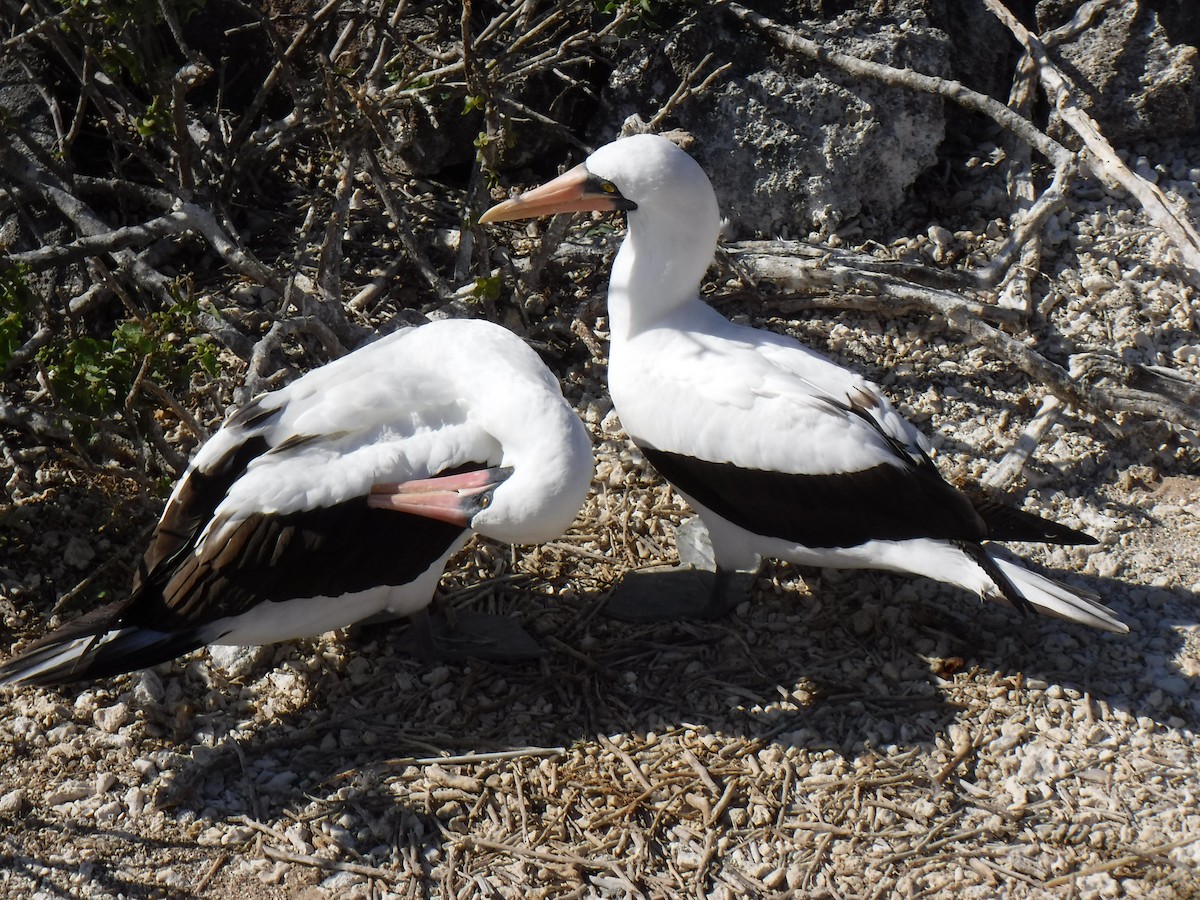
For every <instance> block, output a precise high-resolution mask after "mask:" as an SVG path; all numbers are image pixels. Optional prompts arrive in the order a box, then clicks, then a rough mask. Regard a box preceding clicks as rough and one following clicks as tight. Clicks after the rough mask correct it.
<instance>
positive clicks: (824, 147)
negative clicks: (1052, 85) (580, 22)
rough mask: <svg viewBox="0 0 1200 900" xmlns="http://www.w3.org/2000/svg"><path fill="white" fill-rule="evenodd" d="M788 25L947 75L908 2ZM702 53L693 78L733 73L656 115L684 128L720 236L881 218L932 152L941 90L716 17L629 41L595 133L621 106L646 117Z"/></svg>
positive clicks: (603, 134)
mask: <svg viewBox="0 0 1200 900" xmlns="http://www.w3.org/2000/svg"><path fill="white" fill-rule="evenodd" d="M908 6H909V7H912V8H913V9H914V10H915V9H917V8H918V7H919V4H909V5H908ZM780 21H784V22H786V21H787V20H786V19H784V18H782V14H781V19H780ZM791 24H793V26H794V27H796V28H797V29H798V30H799V31H800V32H801V33H802V34H804V35H805V36H806V37H809V38H811V39H813V40H816V41H817V42H819V43H820V44H822V45H823V46H825V47H828V48H830V49H836V50H840V51H844V52H846V53H850V54H853V55H855V56H858V57H862V58H866V59H871V60H874V61H876V62H882V63H886V64H889V65H892V66H897V67H909V68H912V69H915V70H917V71H920V72H925V73H928V74H933V75H948V74H949V59H950V44H949V40H948V39H947V37H946V36H945V35H944V34H943V33H942V32H940V31H938V30H937V29H935V28H933V27H932V26H931V25H930V24H929V23H928V20H927V19H926V18H925V17H923V16H921V15H919V14H918V13H917V12H911V13H908V14H905V15H901V14H899V13H895V12H893V13H892V14H890V15H887V16H869V15H866V14H864V13H861V12H853V11H852V12H849V13H845V14H843V15H841V16H838V17H837V18H836V19H833V20H831V21H828V22H819V21H800V22H792V23H791ZM706 54H712V60H711V62H709V63H708V65H707V66H706V68H705V69H704V70H702V71H701V72H700V76H699V77H701V78H702V77H704V75H706V74H707V73H708V72H711V71H712V70H714V69H716V68H717V67H718V66H720V65H723V64H725V63H730V64H731V68H730V70H729V71H728V72H727V73H726V74H725V75H723V76H722V77H720V78H719V79H718V80H717V81H716V82H714V83H713V84H712V85H711V86H710V87H709V88H708V89H707V90H706V91H704V92H703V94H702V95H701V96H699V97H693V98H691V99H688V100H686V101H684V102H682V103H680V104H679V105H678V106H677V107H676V110H675V114H674V115H673V116H670V117H669V118H668V119H667V120H666V121H665V122H663V123H662V125H663V127H677V128H680V129H682V130H683V131H686V132H688V133H690V134H691V135H692V136H694V137H695V143H694V144H693V145H691V146H689V147H688V151H689V152H690V153H691V154H692V155H693V156H694V157H696V159H697V161H699V163H700V164H701V165H702V166H703V167H704V169H705V170H706V171H707V172H708V173H709V174H710V176H712V179H713V183H714V186H715V187H716V190H717V196H718V199H719V200H720V203H721V208H722V210H723V212H724V214H725V215H726V216H727V217H728V218H729V219H730V229H729V231H730V232H731V233H732V234H731V236H734V237H750V236H752V235H757V236H763V237H775V236H781V235H782V236H791V237H796V236H802V235H805V234H807V233H808V232H809V231H810V230H812V229H814V228H815V229H818V230H821V231H825V232H830V231H834V230H836V229H837V228H838V227H839V226H840V225H842V224H843V223H844V222H846V221H847V220H848V219H851V218H853V217H855V216H862V217H863V218H864V219H865V220H866V221H867V223H868V224H872V223H874V222H882V221H886V220H888V219H889V218H890V217H891V216H892V214H893V213H895V212H896V210H897V209H898V208H899V206H900V204H901V203H902V202H903V200H904V197H905V192H906V190H907V188H908V187H909V186H910V185H911V184H912V183H913V181H914V180H915V179H916V178H917V176H918V175H919V174H920V173H921V172H922V171H923V170H924V169H925V168H927V167H928V166H930V165H932V164H933V162H934V161H935V159H936V154H937V148H938V145H939V144H940V143H941V141H942V137H943V134H944V118H943V104H942V101H941V100H940V99H938V98H935V97H931V96H928V95H924V94H918V93H914V92H912V91H908V90H904V89H900V88H893V87H888V86H885V85H882V84H879V83H878V82H874V81H869V80H860V79H854V78H851V77H849V76H846V75H844V74H842V73H841V72H839V71H837V70H835V69H833V68H832V67H829V66H814V65H812V64H810V63H809V62H808V61H807V60H804V59H801V58H799V57H797V56H795V55H794V54H793V55H789V54H787V53H785V52H783V51H781V50H780V49H779V48H778V47H776V46H775V45H774V44H773V43H771V42H769V41H766V40H764V39H763V38H762V37H761V36H759V35H758V34H756V33H754V32H753V31H751V30H750V29H749V28H748V26H743V25H741V24H739V23H737V22H736V21H734V20H732V18H731V17H728V16H722V15H717V14H713V15H708V16H704V17H702V18H698V19H697V20H695V21H693V22H691V23H689V24H685V25H684V26H683V27H681V28H679V29H678V30H676V31H672V32H669V33H668V36H667V39H666V40H665V41H663V40H662V36H661V35H659V34H654V35H652V36H650V37H649V38H647V39H645V40H643V42H642V43H641V44H640V45H639V46H636V47H633V48H631V50H630V52H629V54H628V56H627V58H626V59H625V60H624V61H622V62H619V63H618V64H617V67H616V69H615V70H614V72H613V75H612V78H611V80H610V83H609V88H608V93H607V97H606V99H607V104H606V107H607V113H606V117H605V118H604V119H603V120H602V121H601V122H600V123H599V128H598V130H597V133H596V135H595V137H596V140H597V142H598V143H603V142H604V141H606V140H608V139H610V138H611V137H612V136H613V135H615V134H616V133H617V132H618V131H619V129H620V127H621V124H622V123H623V122H624V121H625V120H626V119H627V118H628V117H629V116H631V115H639V116H641V117H642V118H643V119H648V118H649V117H650V116H651V115H653V113H654V112H655V111H656V110H657V109H658V108H659V107H661V105H662V104H663V103H665V102H666V100H667V98H668V97H670V96H671V94H672V92H673V91H674V90H675V89H676V87H677V86H678V85H679V83H680V80H681V79H682V77H683V76H684V75H685V74H686V73H687V72H689V71H691V70H693V69H695V68H696V66H697V65H698V63H699V62H700V61H701V59H703V58H704V57H705V55H706Z"/></svg>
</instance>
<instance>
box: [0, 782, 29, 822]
mask: <svg viewBox="0 0 1200 900" xmlns="http://www.w3.org/2000/svg"><path fill="white" fill-rule="evenodd" d="M25 806H26V800H25V792H24V791H23V790H21V789H20V788H17V789H16V790H15V791H9V792H8V793H7V794H5V795H3V796H0V816H4V817H7V818H16V817H17V816H19V815H21V813H23V812H24V811H25Z"/></svg>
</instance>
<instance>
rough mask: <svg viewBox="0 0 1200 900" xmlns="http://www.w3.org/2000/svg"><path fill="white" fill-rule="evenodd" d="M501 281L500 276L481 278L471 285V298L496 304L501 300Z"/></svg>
mask: <svg viewBox="0 0 1200 900" xmlns="http://www.w3.org/2000/svg"><path fill="white" fill-rule="evenodd" d="M501 284H502V282H501V279H500V276H499V275H493V276H483V275H481V276H479V277H478V278H476V279H475V283H474V284H472V285H471V297H472V298H474V299H475V300H485V301H489V302H491V303H495V302H496V300H498V299H499V298H500V287H501Z"/></svg>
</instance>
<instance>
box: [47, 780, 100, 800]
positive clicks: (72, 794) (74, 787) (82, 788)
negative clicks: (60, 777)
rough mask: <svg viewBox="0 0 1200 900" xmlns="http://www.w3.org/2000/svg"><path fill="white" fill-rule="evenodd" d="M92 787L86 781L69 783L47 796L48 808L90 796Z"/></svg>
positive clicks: (61, 785) (63, 784)
mask: <svg viewBox="0 0 1200 900" xmlns="http://www.w3.org/2000/svg"><path fill="white" fill-rule="evenodd" d="M91 793H92V786H91V785H90V784H88V783H87V782H86V781H67V782H64V783H62V784H60V785H59V786H58V787H56V788H54V789H53V790H51V791H49V792H48V793H47V794H46V805H47V806H61V805H62V804H64V803H73V802H74V801H76V800H82V799H83V798H84V797H88V796H90V795H91Z"/></svg>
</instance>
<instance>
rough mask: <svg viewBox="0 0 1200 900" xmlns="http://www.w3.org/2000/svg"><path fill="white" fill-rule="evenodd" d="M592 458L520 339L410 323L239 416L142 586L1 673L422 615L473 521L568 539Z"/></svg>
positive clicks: (192, 471)
mask: <svg viewBox="0 0 1200 900" xmlns="http://www.w3.org/2000/svg"><path fill="white" fill-rule="evenodd" d="M592 469H593V463H592V453H591V442H590V439H589V438H588V435H587V431H586V429H585V428H584V427H583V424H582V422H581V421H580V420H579V417H578V416H577V415H576V414H575V412H574V410H572V408H571V407H570V406H569V405H568V404H567V403H566V401H565V400H564V399H563V395H562V390H561V388H560V387H559V384H558V381H557V380H556V379H555V377H554V376H553V375H552V374H551V373H550V371H549V370H548V369H547V368H546V366H545V365H544V364H543V363H542V361H541V360H540V359H539V358H538V356H537V354H536V353H534V351H533V350H531V349H530V348H529V347H528V346H527V345H526V344H525V343H524V342H523V341H522V340H521V339H520V338H518V337H517V336H516V335H514V334H512V333H511V332H509V331H507V330H505V329H504V328H501V327H500V326H498V325H494V324H492V323H490V322H483V321H474V320H453V319H447V320H442V321H437V322H433V323H431V324H428V325H423V326H420V327H417V328H410V329H405V330H403V331H399V332H396V333H394V334H391V335H388V336H387V337H384V338H381V339H379V340H377V341H375V342H373V343H371V344H368V345H366V346H364V347H362V348H360V349H358V350H356V351H355V352H353V353H350V354H348V355H346V356H344V357H341V358H340V359H337V360H334V361H333V362H330V363H328V364H327V365H324V366H322V367H320V368H318V369H314V370H313V371H310V372H309V373H307V374H306V375H304V376H303V377H301V378H299V379H298V380H296V381H294V382H292V383H291V384H289V385H288V386H286V387H284V388H282V389H280V390H277V391H274V392H272V393H268V394H263V395H261V396H259V397H257V398H256V399H254V400H253V401H251V402H250V403H249V404H247V405H246V406H244V407H242V408H241V409H239V410H238V411H236V412H235V413H234V414H233V415H232V416H230V418H229V419H228V420H227V421H226V422H225V424H224V425H223V426H222V427H221V428H220V430H219V431H217V433H216V434H214V435H213V436H212V437H211V438H210V439H209V440H208V441H207V442H206V443H205V444H204V445H203V446H202V447H201V448H200V450H199V452H198V453H197V454H196V456H195V458H194V459H193V460H192V462H191V464H190V465H189V466H188V469H187V471H186V472H185V474H184V476H183V478H182V479H180V481H179V483H178V484H177V485H176V486H175V489H174V491H173V493H172V494H171V497H170V499H169V500H168V502H167V505H166V508H165V509H164V511H163V514H162V518H161V520H160V521H159V523H158V526H157V528H156V529H155V532H154V535H153V537H152V538H151V540H150V544H149V547H148V549H147V550H146V553H145V556H144V558H143V559H142V561H141V564H140V565H139V567H138V571H137V573H136V576H135V580H134V586H133V590H132V593H131V595H130V597H129V598H128V599H127V600H126V601H124V602H121V603H118V604H114V605H112V606H109V607H106V608H104V609H101V610H98V611H96V612H95V613H92V614H88V615H86V616H84V617H83V618H81V619H80V620H78V621H76V622H73V623H70V624H68V625H66V626H64V627H62V628H60V629H58V630H57V631H55V632H53V633H51V634H50V635H49V636H47V637H46V638H44V639H42V640H41V641H39V642H38V643H37V644H35V645H34V646H32V647H29V648H28V649H26V650H25V652H24V653H22V654H21V655H20V656H18V657H16V658H15V659H11V660H9V661H8V662H6V663H5V664H4V665H3V666H0V681H3V682H10V683H29V684H55V683H62V682H67V681H75V680H78V679H81V678H94V677H104V676H109V675H115V674H119V673H122V672H127V671H132V670H135V669H142V668H146V667H148V666H152V665H156V664H157V663H160V662H164V661H166V660H168V659H171V658H173V657H175V656H178V655H180V654H182V653H186V652H188V651H190V650H194V649H196V648H198V647H201V646H203V645H205V644H209V643H217V644H242V645H249V644H265V643H272V642H275V641H283V640H288V639H291V638H297V637H305V636H311V635H316V634H320V633H322V632H325V631H329V630H332V629H335V628H341V627H344V626H348V625H351V624H354V623H356V622H360V621H363V620H364V619H368V618H371V617H375V616H380V617H385V616H401V615H409V614H412V613H414V612H418V611H420V610H423V609H424V608H425V607H426V606H427V605H428V604H429V602H430V601H431V599H432V596H433V592H434V588H435V586H436V584H437V581H438V579H439V577H440V576H441V574H442V569H443V567H444V565H445V563H446V560H447V559H448V558H449V557H450V556H451V554H453V553H454V552H455V551H457V550H458V549H459V548H460V547H461V546H462V545H463V544H464V543H466V541H467V539H468V538H469V536H470V533H471V532H472V531H477V532H479V533H480V534H483V535H486V536H488V537H491V538H494V539H496V540H499V541H505V542H509V543H531V542H536V541H544V540H550V539H551V538H554V537H557V536H558V535H560V534H562V533H563V532H564V531H565V530H566V529H567V528H568V527H570V525H571V523H572V521H573V520H574V518H575V515H576V514H577V513H578V511H579V508H580V506H581V504H582V503H583V499H584V497H585V495H586V494H587V489H588V485H589V484H590V482H591V475H592Z"/></svg>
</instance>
